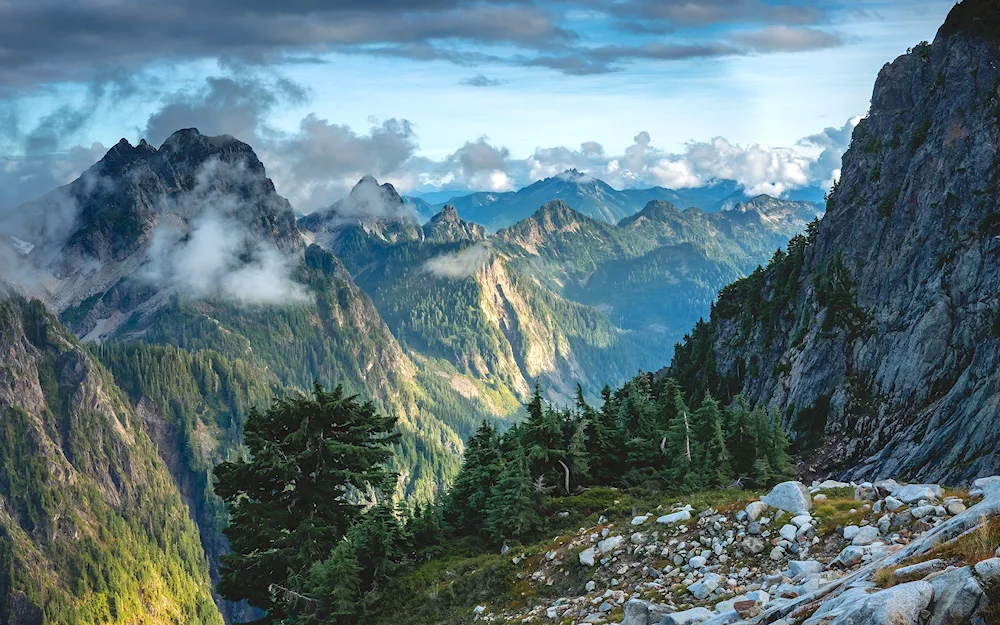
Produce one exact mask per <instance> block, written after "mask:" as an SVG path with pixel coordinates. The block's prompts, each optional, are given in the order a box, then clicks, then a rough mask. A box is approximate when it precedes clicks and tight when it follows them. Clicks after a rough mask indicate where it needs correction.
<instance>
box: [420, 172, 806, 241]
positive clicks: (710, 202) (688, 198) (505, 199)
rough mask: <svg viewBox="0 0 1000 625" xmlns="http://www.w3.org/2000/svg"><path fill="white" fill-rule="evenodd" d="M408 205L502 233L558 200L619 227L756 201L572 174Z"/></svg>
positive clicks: (727, 187) (743, 195)
mask: <svg viewBox="0 0 1000 625" xmlns="http://www.w3.org/2000/svg"><path fill="white" fill-rule="evenodd" d="M824 197H825V193H824V191H823V189H821V188H819V187H812V186H811V187H805V188H802V189H796V190H794V191H791V192H789V193H788V194H787V197H785V198H784V199H786V200H789V201H798V202H810V203H814V204H818V205H822V204H823V202H824V201H825V200H824ZM404 199H405V201H406V202H407V204H408V205H410V206H411V208H412V210H413V211H414V212H415V213H416V214H417V215H418V216H419V217H420V218H421V219H428V218H430V216H431V215H433V214H434V213H435V212H437V211H439V210H440V209H441V208H443V207H444V206H445V205H451V206H454V207H455V208H456V209H458V211H459V212H460V213H461V214H462V215H463V217H464V218H465V219H468V220H470V221H474V222H476V223H480V224H483V225H484V226H486V227H487V229H489V230H490V231H496V230H499V229H501V228H505V227H507V226H510V225H513V224H514V223H516V222H518V221H520V220H522V219H524V218H526V217H528V216H529V215H531V214H532V213H533V212H534V211H535V210H537V209H538V207H539V206H541V205H542V204H545V203H546V202H550V201H552V200H562V201H564V202H566V204H568V205H569V206H572V207H573V208H574V209H575V210H577V211H579V212H581V213H583V214H584V215H586V216H588V217H592V218H594V219H598V220H601V221H606V222H608V223H616V222H618V221H619V220H621V219H624V218H625V217H628V216H630V215H634V214H635V213H638V212H639V211H640V210H642V209H643V208H644V207H645V206H646V204H648V203H649V202H652V201H657V200H659V201H665V202H670V203H671V204H673V205H675V206H677V207H680V208H699V209H701V210H702V211H704V212H706V213H712V212H718V211H724V210H729V209H732V208H734V207H735V206H736V205H737V204H739V203H741V202H746V201H748V200H751V199H753V196H751V195H749V194H747V192H746V190H745V189H744V187H743V186H742V185H741V184H740V183H738V182H735V181H733V180H717V181H713V182H712V183H710V184H707V185H705V186H701V187H694V188H690V189H677V190H674V189H666V188H664V187H651V188H648V189H624V190H621V191H618V190H616V189H614V188H612V187H611V186H610V185H608V184H607V183H606V182H604V181H602V180H600V179H598V178H595V177H593V176H590V175H588V174H585V173H581V172H579V171H577V170H575V169H570V170H567V171H565V172H563V173H561V174H559V175H558V176H553V177H551V178H545V179H544V180H539V181H538V182H535V183H533V184H531V185H528V186H526V187H524V188H522V189H519V190H517V191H506V192H491V191H480V192H476V193H468V194H463V193H455V192H449V191H435V192H433V193H427V194H415V195H413V196H408V197H406V198H404Z"/></svg>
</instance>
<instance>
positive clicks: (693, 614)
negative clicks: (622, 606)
mask: <svg viewBox="0 0 1000 625" xmlns="http://www.w3.org/2000/svg"><path fill="white" fill-rule="evenodd" d="M713 616H715V614H714V613H712V611H711V610H709V609H708V608H692V609H690V610H684V611H683V612H674V613H673V614H667V615H666V616H664V617H663V620H661V621H660V625H701V624H702V623H704V622H705V621H707V620H708V619H710V618H712V617H713ZM622 625H625V624H624V623H622Z"/></svg>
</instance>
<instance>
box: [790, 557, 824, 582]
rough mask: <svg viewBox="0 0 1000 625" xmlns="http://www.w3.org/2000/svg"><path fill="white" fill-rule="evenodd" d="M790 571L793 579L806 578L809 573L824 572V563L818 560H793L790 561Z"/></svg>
mask: <svg viewBox="0 0 1000 625" xmlns="http://www.w3.org/2000/svg"><path fill="white" fill-rule="evenodd" d="M788 572H789V573H791V576H792V579H793V580H801V579H805V578H806V577H807V576H809V575H814V574H817V573H822V572H823V563H822V562H817V561H816V560H792V561H791V562H789V563H788Z"/></svg>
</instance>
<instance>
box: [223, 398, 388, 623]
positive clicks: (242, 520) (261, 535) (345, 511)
mask: <svg viewBox="0 0 1000 625" xmlns="http://www.w3.org/2000/svg"><path fill="white" fill-rule="evenodd" d="M395 425H396V420H395V419H394V418H391V417H387V416H383V415H381V414H379V413H378V412H377V411H376V410H375V408H374V406H373V405H372V404H371V403H370V402H369V403H364V404H362V403H360V402H359V401H358V400H357V398H355V397H353V396H345V395H344V392H343V390H342V389H341V387H339V386H338V387H337V388H336V389H335V390H334V391H333V392H327V391H324V390H323V388H322V387H321V386H319V385H318V384H317V385H316V386H315V387H314V389H313V393H312V396H311V397H307V396H301V395H300V396H292V397H285V398H281V399H277V400H275V402H274V403H273V404H272V405H271V407H270V408H268V410H267V411H266V412H263V413H262V412H259V411H256V410H254V411H252V412H251V413H250V416H249V418H248V419H247V423H246V430H245V431H246V434H245V443H246V446H247V449H248V451H249V452H250V459H249V460H243V459H241V460H238V461H236V462H226V463H222V464H220V465H219V466H217V467H216V469H215V474H216V477H217V479H218V483H217V484H216V487H215V491H216V493H217V494H218V495H219V496H220V497H221V498H222V499H223V500H224V501H226V502H227V503H228V504H229V517H230V518H229V527H227V528H226V530H225V531H224V533H225V534H226V536H227V537H228V538H229V545H230V549H231V550H232V553H231V554H229V555H227V556H223V558H222V565H221V574H222V579H221V581H220V582H219V585H218V590H219V592H220V594H221V595H222V596H224V597H226V598H227V599H230V600H233V601H240V600H244V599H245V600H247V601H248V602H249V603H250V604H251V605H254V606H257V607H259V608H262V609H264V610H265V611H266V612H267V619H268V620H269V621H270V622H276V621H281V620H282V619H284V618H286V617H290V616H293V615H294V614H296V613H297V611H299V610H300V609H301V608H300V606H301V605H302V604H303V601H301V600H300V598H302V597H305V595H304V593H303V592H302V590H303V589H302V588H301V586H300V585H301V584H302V583H304V580H305V579H306V578H307V577H308V574H309V571H310V569H311V568H312V566H313V564H314V563H316V562H320V561H323V560H325V559H327V558H329V557H330V555H331V552H333V550H334V549H335V548H336V547H339V544H340V543H341V542H342V541H343V539H344V537H345V535H346V534H347V533H348V530H349V528H351V526H352V525H353V524H354V523H356V522H357V521H358V519H359V518H360V517H361V515H362V513H363V511H364V507H365V506H364V504H363V503H361V502H359V501H358V499H357V497H355V496H354V495H355V494H356V493H359V492H361V493H363V492H369V491H371V490H373V489H374V490H376V491H377V490H379V489H385V490H391V489H392V487H393V485H394V482H395V479H394V477H395V476H394V475H393V474H392V473H390V472H389V471H388V470H387V469H386V467H385V462H386V461H387V460H388V459H389V457H390V455H391V453H392V451H391V445H392V444H393V443H395V442H396V440H397V439H398V434H395V433H394V432H393V430H394V429H395ZM344 558H345V559H346V555H345V556H344ZM342 566H347V565H346V564H342ZM292 599H294V600H292ZM313 599H315V598H313ZM305 603H308V602H305Z"/></svg>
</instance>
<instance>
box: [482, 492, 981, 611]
mask: <svg viewBox="0 0 1000 625" xmlns="http://www.w3.org/2000/svg"><path fill="white" fill-rule="evenodd" d="M909 486H911V485H904V484H899V483H896V482H894V481H892V480H885V481H879V482H874V483H872V482H862V483H838V482H832V481H826V482H823V483H820V482H813V484H812V486H810V487H806V486H805V485H804V484H802V483H797V482H787V483H783V484H780V485H778V486H777V487H775V488H774V489H773V490H772V491H771V492H770V493H769V494H768V495H767V496H765V497H764V498H763V501H758V500H744V501H740V502H738V503H737V502H732V501H730V502H728V503H727V505H725V506H724V507H720V508H719V509H715V508H713V507H708V508H705V509H696V508H692V506H691V505H686V506H683V507H682V510H683V511H685V512H688V511H690V512H692V513H693V514H688V515H687V517H688V518H687V519H685V520H682V521H680V522H678V523H675V524H672V525H670V526H668V527H664V526H663V525H660V524H656V523H654V522H653V521H651V519H652V518H653V517H654V516H655V514H656V513H654V512H647V513H645V514H641V515H639V516H634V517H631V521H629V517H628V516H625V517H617V518H615V519H614V521H610V520H609V519H608V518H607V517H605V516H600V517H595V518H596V520H597V525H596V526H594V527H589V528H587V527H584V528H581V529H580V530H579V531H578V532H576V533H575V535H573V534H570V535H569V536H566V537H562V538H558V539H556V540H555V542H554V543H553V542H546V543H543V544H544V545H545V547H544V549H545V550H547V551H544V552H535V551H532V550H531V549H528V550H526V551H524V552H516V553H518V555H515V556H514V557H513V559H512V562H513V564H514V565H515V566H523V567H524V570H522V571H519V572H518V573H517V575H516V579H518V580H524V581H523V582H521V583H527V584H529V585H530V586H534V587H535V589H536V590H543V589H545V588H548V587H550V586H553V585H554V584H555V583H558V582H560V581H561V580H563V578H564V577H566V576H567V574H571V575H575V576H576V580H578V585H573V586H571V587H567V586H566V585H563V586H561V588H563V589H566V590H567V591H569V592H570V594H567V595H565V596H560V597H558V598H554V597H553V595H551V594H548V595H545V594H544V591H543V592H539V593H538V595H537V597H538V599H539V600H538V601H537V602H535V603H534V605H529V606H528V607H526V608H524V609H522V610H520V611H512V610H510V609H505V608H504V607H502V606H503V604H502V603H501V602H498V604H497V606H496V607H493V608H487V607H485V606H483V608H482V609H481V610H479V611H478V612H477V614H480V615H482V616H481V619H482V620H483V621H485V622H497V621H501V622H502V621H504V620H507V621H514V622H518V621H522V622H524V621H528V622H534V621H539V622H554V623H559V622H563V621H567V620H571V621H573V622H577V623H598V624H599V623H608V624H611V623H615V624H620V625H653V624H660V625H664V624H670V623H685V624H698V625H734V624H739V625H771V624H773V625H790V624H792V623H800V624H803V623H804V624H808V625H853V624H855V623H863V624H865V625H927V624H928V623H932V624H934V625H944V624H948V625H967V624H971V623H978V622H981V621H977V620H976V618H977V615H979V617H980V618H981V617H983V615H986V614H987V613H988V612H989V611H995V610H996V607H997V606H996V605H995V603H996V601H997V600H998V598H1000V597H998V594H997V592H996V591H997V589H998V587H997V583H998V582H1000V557H992V555H993V549H994V545H992V544H991V543H989V540H990V539H989V538H987V535H988V534H989V533H990V532H991V531H992V530H991V529H990V528H994V527H995V526H996V525H995V524H996V523H997V519H998V515H1000V493H996V492H990V493H989V494H985V496H983V493H980V492H978V490H979V489H973V490H972V491H970V494H969V495H968V496H967V497H964V498H963V496H964V495H965V493H964V492H961V491H956V492H958V494H957V495H956V494H952V495H946V494H945V493H944V492H942V490H941V489H940V488H939V487H936V485H912V486H917V487H919V488H926V490H925V494H927V498H926V499H921V500H919V501H914V502H913V503H912V505H910V506H901V507H899V508H896V509H895V510H894V511H890V512H887V511H886V504H887V502H888V501H889V500H890V499H892V498H893V497H894V496H899V495H900V494H901V491H903V490H904V489H906V488H908V487H909ZM790 490H794V492H795V493H796V494H797V495H798V494H799V493H801V494H802V495H803V496H804V497H806V498H807V500H808V501H809V502H810V503H809V507H810V508H811V509H812V511H811V512H806V513H802V514H794V515H793V513H789V512H785V511H783V510H781V509H780V508H775V507H773V506H770V505H768V504H766V503H764V502H765V501H770V502H776V501H777V502H780V501H782V500H783V499H785V498H786V497H787V495H788V492H789V491H790ZM966 502H967V503H969V504H970V507H968V508H967V509H966V508H965V505H964V504H965V503H966ZM956 504H960V506H961V507H958V505H956ZM666 509H668V508H667V507H666V506H662V505H661V506H660V507H659V508H657V510H661V511H666ZM921 509H927V510H924V511H923V512H921ZM845 518H847V519H851V520H853V521H854V522H856V523H857V525H853V524H851V525H845V524H844V519H845ZM861 536H864V540H859V537H861ZM984 550H985V552H986V553H983V551H984ZM973 558H975V559H979V558H985V559H983V560H982V561H980V562H978V563H975V559H973ZM581 574H582V576H581ZM583 579H589V581H587V582H585V583H584V582H583V581H582V580H583ZM581 585H582V588H581ZM518 588H519V590H523V588H524V587H523V586H518ZM526 595H527V593H526ZM522 596H524V595H522ZM542 597H548V598H547V599H542ZM478 620H479V619H477V622H478ZM985 622H987V623H989V622H991V621H989V620H986V621H985Z"/></svg>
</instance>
